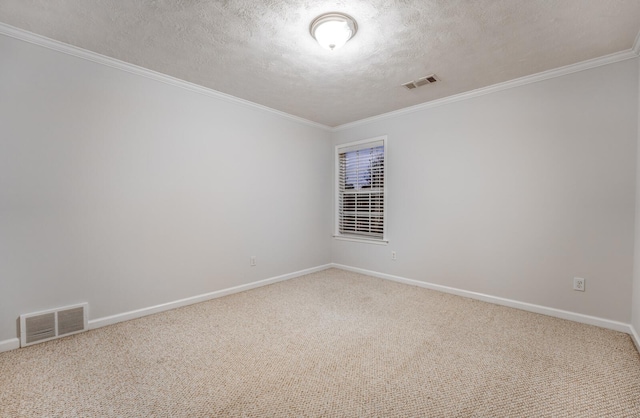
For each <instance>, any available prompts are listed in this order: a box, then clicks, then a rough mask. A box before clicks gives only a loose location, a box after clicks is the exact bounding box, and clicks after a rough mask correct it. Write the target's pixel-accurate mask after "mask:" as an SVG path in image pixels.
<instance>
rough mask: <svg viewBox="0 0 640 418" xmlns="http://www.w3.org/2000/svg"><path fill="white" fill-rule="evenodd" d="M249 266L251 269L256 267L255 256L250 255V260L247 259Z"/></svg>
mask: <svg viewBox="0 0 640 418" xmlns="http://www.w3.org/2000/svg"><path fill="white" fill-rule="evenodd" d="M249 265H250V266H251V267H255V266H256V256H255V255H252V256H251V258H250V259H249Z"/></svg>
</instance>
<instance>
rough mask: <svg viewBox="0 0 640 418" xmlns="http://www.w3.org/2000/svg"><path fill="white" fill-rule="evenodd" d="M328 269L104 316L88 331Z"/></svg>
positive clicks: (95, 320) (313, 268) (290, 275)
mask: <svg viewBox="0 0 640 418" xmlns="http://www.w3.org/2000/svg"><path fill="white" fill-rule="evenodd" d="M328 268H331V264H325V265H323V266H318V267H312V268H309V269H305V270H300V271H296V272H293V273H288V274H283V275H282V276H276V277H271V278H269V279H264V280H260V281H257V282H253V283H247V284H243V285H240V286H235V287H230V288H228V289H222V290H217V291H215V292H211V293H205V294H202V295H197V296H192V297H189V298H185V299H180V300H176V301H173V302H167V303H163V304H161V305H156V306H150V307H148V308H142V309H136V310H135V311H129V312H124V313H121V314H116V315H111V316H106V317H104V318H97V319H92V320H89V329H96V328H101V327H105V326H107V325H113V324H117V323H118V322H124V321H129V320H131V319H136V318H141V317H143V316H147V315H152V314H155V313H158V312H164V311H168V310H170V309H175V308H179V307H182V306H187V305H192V304H194V303H199V302H204V301H207V300H211V299H216V298H219V297H222V296H227V295H231V294H233V293H239V292H244V291H245V290H250V289H255V288H256V287H261V286H267V285H270V284H273V283H277V282H282V281H284V280H289V279H293V278H295V277H300V276H304V275H306V274H311V273H315V272H317V271H321V270H326V269H328Z"/></svg>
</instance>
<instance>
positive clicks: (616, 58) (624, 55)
mask: <svg viewBox="0 0 640 418" xmlns="http://www.w3.org/2000/svg"><path fill="white" fill-rule="evenodd" d="M639 55H640V33H638V37H637V38H636V41H635V43H634V45H633V48H632V49H628V50H626V51H621V52H616V53H613V54H610V55H605V56H602V57H598V58H594V59H590V60H587V61H582V62H579V63H576V64H570V65H566V66H564V67H559V68H554V69H552V70H547V71H543V72H541V73H537V74H531V75H527V76H524V77H520V78H516V79H514V80H510V81H505V82H503V83H498V84H494V85H491V86H487V87H482V88H479V89H476V90H471V91H468V92H464V93H460V94H456V95H453V96H448V97H444V98H442V99H437V100H432V101H430V102H425V103H420V104H417V105H414V106H410V107H405V108H403V109H399V110H394V111H392V112H388V113H383V114H381V115H377V116H372V117H369V118H365V119H360V120H357V121H355V122H349V123H345V124H343V125H339V126H336V127H334V128H333V129H332V132H338V131H343V130H346V129H350V128H355V127H356V126H361V125H368V124H370V123H374V122H379V121H381V120H384V119H389V118H395V117H398V116H403V115H407V114H410V113H415V112H419V111H421V110H425V109H431V108H434V107H439V106H444V105H447V104H450V103H455V102H459V101H461V100H467V99H472V98H474V97H479V96H484V95H485V94H490V93H495V92H498V91H502V90H507V89H512V88H515V87H520V86H524V85H527V84H532V83H537V82H539V81H544V80H549V79H551V78H556V77H562V76H564V75H567V74H572V73H577V72H580V71H585V70H589V69H591V68H596V67H600V66H603V65H607V64H613V63H616V62H620V61H624V60H628V59H631V58H637V57H638V56H639Z"/></svg>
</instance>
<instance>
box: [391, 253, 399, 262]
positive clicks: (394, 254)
mask: <svg viewBox="0 0 640 418" xmlns="http://www.w3.org/2000/svg"><path fill="white" fill-rule="evenodd" d="M391 259H392V260H394V261H395V260H397V259H398V257H397V256H396V252H395V251H391Z"/></svg>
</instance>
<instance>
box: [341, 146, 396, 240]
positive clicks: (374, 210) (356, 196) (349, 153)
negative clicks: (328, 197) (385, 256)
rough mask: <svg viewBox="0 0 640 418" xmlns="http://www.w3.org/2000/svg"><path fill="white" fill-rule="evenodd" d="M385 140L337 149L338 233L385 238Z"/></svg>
mask: <svg viewBox="0 0 640 418" xmlns="http://www.w3.org/2000/svg"><path fill="white" fill-rule="evenodd" d="M384 148H385V141H384V140H373V141H365V142H361V143H358V144H355V145H347V146H342V147H338V148H337V159H338V161H337V163H338V184H337V190H338V193H337V206H338V207H337V212H338V213H337V235H338V236H352V237H356V238H366V239H377V240H383V239H384V233H385V231H384V224H385V222H384V207H385V184H384V174H385V149H384Z"/></svg>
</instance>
